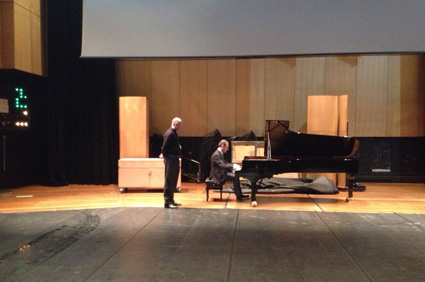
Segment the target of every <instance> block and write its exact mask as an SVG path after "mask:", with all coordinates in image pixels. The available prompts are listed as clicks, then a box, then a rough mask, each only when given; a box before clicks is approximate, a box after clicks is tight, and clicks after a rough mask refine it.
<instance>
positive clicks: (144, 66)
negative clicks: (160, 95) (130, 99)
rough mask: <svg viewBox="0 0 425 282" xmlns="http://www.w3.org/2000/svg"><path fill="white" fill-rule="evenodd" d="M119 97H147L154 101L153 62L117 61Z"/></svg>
mask: <svg viewBox="0 0 425 282" xmlns="http://www.w3.org/2000/svg"><path fill="white" fill-rule="evenodd" d="M115 71H116V82H117V93H118V96H145V97H148V99H149V100H151V99H152V61H143V60H117V61H116V63H115Z"/></svg>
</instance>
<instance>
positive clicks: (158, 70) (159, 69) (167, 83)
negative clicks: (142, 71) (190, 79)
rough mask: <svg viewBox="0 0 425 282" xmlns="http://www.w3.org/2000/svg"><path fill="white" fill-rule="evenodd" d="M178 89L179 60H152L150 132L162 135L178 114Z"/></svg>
mask: <svg viewBox="0 0 425 282" xmlns="http://www.w3.org/2000/svg"><path fill="white" fill-rule="evenodd" d="M179 89H180V87H179V61H177V60H171V61H168V60H161V61H152V100H151V105H152V107H151V117H152V123H151V124H152V128H151V133H152V134H153V133H156V134H161V135H162V134H163V133H164V132H165V131H166V130H167V129H168V128H169V127H170V126H171V120H172V119H173V118H174V117H178V116H179V115H180V95H179ZM184 122H185V121H184V120H183V124H182V128H183V127H184V126H185V124H184Z"/></svg>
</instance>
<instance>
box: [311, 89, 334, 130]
mask: <svg viewBox="0 0 425 282" xmlns="http://www.w3.org/2000/svg"><path fill="white" fill-rule="evenodd" d="M338 109H339V104H338V96H327V95H314V96H308V99H307V133H309V134H319V135H333V136H336V135H338V116H339V113H338Z"/></svg>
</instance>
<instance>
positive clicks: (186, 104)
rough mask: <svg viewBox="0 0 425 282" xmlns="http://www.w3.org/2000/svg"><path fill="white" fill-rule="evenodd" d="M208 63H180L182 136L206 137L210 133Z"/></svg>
mask: <svg viewBox="0 0 425 282" xmlns="http://www.w3.org/2000/svg"><path fill="white" fill-rule="evenodd" d="M207 74H208V63H207V60H183V61H181V62H180V111H181V114H180V118H181V119H182V120H183V122H184V125H183V126H182V129H181V130H180V132H179V134H180V135H182V136H204V135H206V134H207V133H208V116H207V115H206V113H207V111H208V107H207V106H208V84H207V83H208V78H207Z"/></svg>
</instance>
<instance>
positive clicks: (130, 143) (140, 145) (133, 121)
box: [119, 96, 150, 158]
mask: <svg viewBox="0 0 425 282" xmlns="http://www.w3.org/2000/svg"><path fill="white" fill-rule="evenodd" d="M148 113H149V102H148V100H147V98H146V97H135V96H127V97H125V96H123V97H120V98H119V131H120V158H148V157H149V135H150V133H149V114H148Z"/></svg>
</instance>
